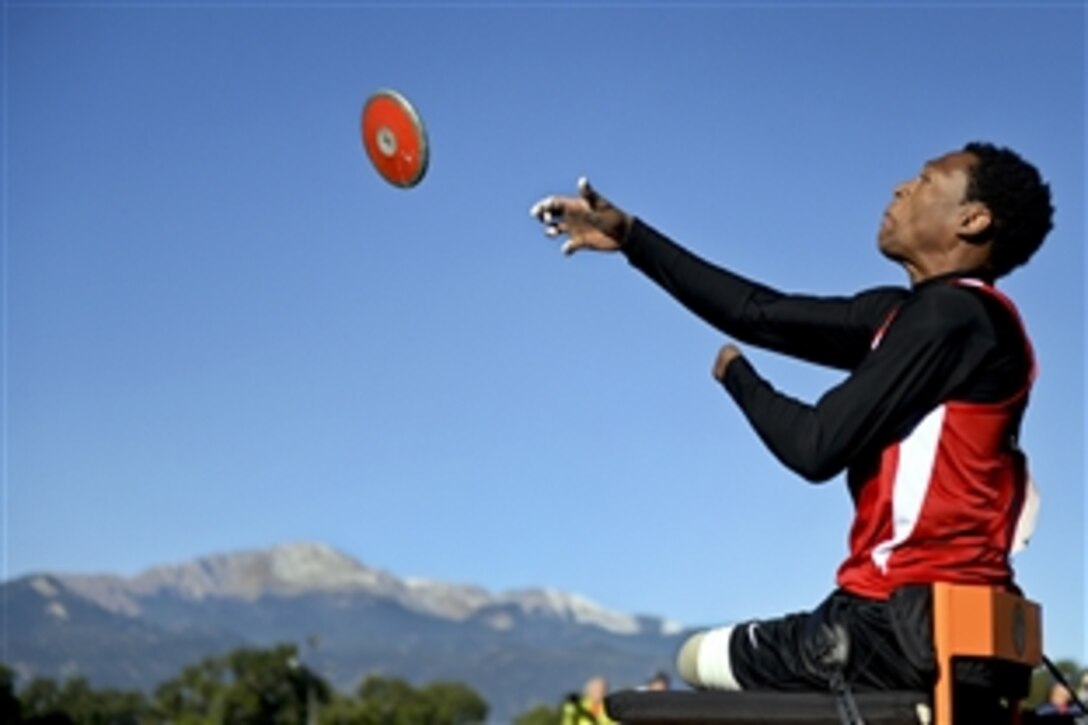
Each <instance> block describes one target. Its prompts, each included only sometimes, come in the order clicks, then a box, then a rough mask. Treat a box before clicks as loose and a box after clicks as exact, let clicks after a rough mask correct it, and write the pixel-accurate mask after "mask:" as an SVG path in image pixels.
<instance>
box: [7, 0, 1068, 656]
mask: <svg viewBox="0 0 1088 725" xmlns="http://www.w3.org/2000/svg"><path fill="white" fill-rule="evenodd" d="M3 13H4V14H3V20H4V28H3V32H4V53H5V56H4V74H5V75H4V92H5V106H4V113H5V116H4V133H5V136H4V205H5V206H4V240H3V241H4V248H3V253H4V257H3V261H4V278H3V279H4V332H5V335H4V375H5V377H4V380H5V387H4V401H3V402H4V412H5V415H6V417H5V418H4V423H5V428H4V433H5V439H4V440H5V451H4V452H5V457H4V485H5V498H4V518H3V526H4V531H3V542H4V564H3V566H4V571H3V574H4V577H6V578H10V577H14V576H19V575H22V574H25V573H28V572H32V571H39V570H63V571H80V572H99V571H109V572H119V573H125V574H130V573H135V572H137V571H139V570H140V569H142V568H144V567H147V566H150V565H154V564H158V563H164V562H173V561H180V560H185V559H188V558H191V557H193V556H195V555H199V554H203V553H208V552H213V551H229V550H235V549H243V548H251V547H260V546H266V545H270V544H273V543H278V542H283V541H291V540H300V539H305V540H317V541H322V542H327V543H329V544H331V545H334V546H336V547H339V548H340V549H342V550H344V551H346V552H348V553H350V554H352V555H354V556H356V557H358V558H359V559H361V560H362V561H364V562H366V563H368V564H370V565H373V566H378V567H381V568H385V569H389V570H391V571H393V572H396V573H398V574H400V575H414V576H424V577H428V578H433V579H440V580H448V581H457V582H471V583H478V584H481V585H483V586H486V587H488V588H490V589H493V590H503V589H507V588H514V587H524V586H536V585H541V586H551V587H556V588H561V589H566V590H572V591H578V592H581V593H583V594H585V595H587V596H589V597H591V598H593V599H595V600H597V601H599V602H601V603H602V604H605V605H607V606H609V607H613V608H616V609H621V610H625V611H637V612H646V613H653V614H659V615H663V616H668V617H672V618H675V619H678V620H680V621H682V622H684V623H687V624H704V623H705V624H710V623H718V622H723V621H729V620H732V619H736V618H741V617H747V616H753V615H772V614H778V613H782V612H786V611H791V610H795V609H801V608H807V607H809V606H812V605H813V604H815V603H816V602H817V601H818V600H819V599H820V598H822V597H823V596H824V595H825V594H826V592H827V591H828V590H829V589H830V588H831V587H832V586H833V575H834V571H835V569H836V567H837V566H838V564H839V561H840V559H841V558H842V557H843V555H844V553H845V539H846V529H847V526H848V523H849V515H850V510H849V501H848V498H847V495H846V492H845V489H844V486H843V483H842V479H841V477H840V478H839V479H836V480H835V481H833V482H831V483H829V484H827V485H824V486H818V487H817V486H810V485H808V484H806V483H804V482H802V481H801V480H800V479H798V478H796V477H795V476H794V475H792V474H791V473H789V472H788V471H787V470H785V469H784V468H783V467H781V466H780V465H779V464H778V463H777V462H776V461H775V460H774V459H773V457H772V456H771V455H770V454H769V453H768V452H767V451H766V450H765V449H764V448H763V447H762V445H761V444H760V442H759V441H758V439H757V438H756V436H755V435H754V434H753V433H752V432H751V430H750V429H749V428H748V427H747V425H746V423H745V422H744V420H743V418H742V417H741V415H740V413H739V412H738V411H737V410H736V408H735V407H734V406H733V404H732V402H731V401H730V400H729V398H728V397H727V396H726V395H725V394H724V392H723V391H722V390H721V389H720V388H719V387H718V386H717V385H716V384H715V383H714V382H713V381H712V380H711V378H710V374H709V370H710V366H711V363H712V361H713V359H714V355H715V353H716V351H717V349H718V347H719V346H720V345H721V344H722V343H723V342H724V341H725V340H724V338H723V337H722V336H721V335H720V334H718V333H716V332H715V331H713V330H711V329H709V328H708V327H706V326H705V325H703V324H702V323H701V322H699V321H698V320H696V319H695V318H693V317H691V316H690V315H688V314H687V313H686V312H685V311H684V310H683V309H681V308H680V307H679V306H678V305H676V304H675V303H673V302H672V301H671V300H670V299H668V298H667V297H666V296H665V295H664V293H662V292H661V291H659V290H657V289H656V288H655V287H654V286H653V285H652V284H650V283H649V282H648V281H647V280H645V279H644V278H642V277H641V276H640V275H639V274H638V273H637V272H636V271H635V270H633V269H631V268H630V267H629V266H628V265H627V264H626V263H625V262H624V261H623V259H622V258H621V257H619V256H592V255H588V254H583V255H577V256H575V257H573V258H565V257H563V256H562V255H560V254H559V252H558V244H556V243H554V242H553V241H551V240H547V239H546V238H544V237H543V235H542V234H541V232H540V229H539V227H538V226H537V225H536V224H535V223H534V222H533V221H532V220H531V219H530V218H529V216H528V213H527V212H528V208H529V206H530V205H531V204H532V203H533V202H534V201H536V200H537V199H538V198H539V197H541V196H543V195H545V194H548V193H563V192H571V191H573V189H574V183H575V180H576V179H577V177H578V176H579V175H582V174H586V175H588V176H589V177H590V179H591V180H592V181H593V182H594V183H595V185H596V186H597V187H598V188H599V189H600V190H601V191H602V192H603V193H604V194H606V195H608V196H609V197H611V198H612V199H613V200H614V201H615V202H616V203H617V204H619V205H621V206H622V207H624V208H626V209H628V210H630V211H632V212H634V213H636V214H638V215H640V216H641V217H643V218H644V219H646V220H647V221H649V222H651V223H652V224H654V225H655V226H657V227H658V228H660V229H662V230H663V231H665V232H667V233H668V234H670V235H671V236H673V237H674V238H675V239H677V240H678V241H680V242H681V243H683V244H685V245H686V246H688V247H689V248H691V249H693V250H694V251H696V252H698V253H700V254H702V255H704V256H706V257H707V258H709V259H711V260H713V261H715V262H717V263H720V264H723V265H725V266H728V267H730V268H732V269H734V270H736V271H738V272H741V273H743V274H746V275H749V276H751V277H754V278H756V279H759V280H761V281H764V282H766V283H768V284H771V285H774V286H776V287H779V288H781V289H784V290H790V291H803V292H811V293H826V294H843V293H851V292H853V291H856V290H859V289H862V288H865V287H869V286H875V285H880V284H903V283H905V281H906V280H905V276H904V274H903V273H902V272H901V271H900V270H899V269H898V268H896V267H895V266H893V265H891V264H889V263H888V262H887V261H885V260H884V259H883V258H882V257H880V255H879V254H878V253H877V252H876V247H875V234H876V229H877V226H878V223H879V219H880V215H881V213H882V211H883V209H884V206H885V204H886V203H887V201H888V199H889V197H890V194H891V190H892V187H893V186H894V185H895V184H896V183H897V182H899V181H901V180H903V179H906V178H909V177H910V176H912V175H913V174H914V173H915V172H916V171H917V170H918V168H919V167H920V165H921V164H922V163H923V162H924V161H926V160H927V159H930V158H933V157H935V156H937V155H939V154H941V153H942V152H944V151H947V150H951V149H954V148H958V147H960V146H962V145H963V144H964V143H965V142H967V141H969V140H974V139H987V140H992V141H995V142H998V143H1001V144H1006V145H1009V146H1011V147H1013V148H1014V149H1017V150H1018V151H1020V152H1021V153H1023V154H1024V155H1025V156H1026V157H1027V158H1028V159H1030V160H1032V161H1033V162H1034V163H1036V164H1037V165H1038V166H1039V168H1040V169H1041V170H1042V172H1043V174H1044V176H1045V177H1046V178H1047V179H1048V180H1049V181H1050V182H1051V184H1052V187H1053V192H1054V197H1055V204H1056V207H1057V216H1056V220H1055V221H1056V227H1055V230H1054V232H1053V233H1052V234H1051V235H1050V237H1049V238H1048V240H1047V243H1046V245H1045V246H1044V247H1043V249H1042V250H1041V251H1040V253H1039V254H1038V256H1037V257H1036V259H1035V260H1034V261H1033V262H1032V263H1031V264H1030V265H1029V266H1028V267H1026V268H1024V269H1022V270H1020V271H1017V272H1015V273H1014V274H1013V275H1012V276H1011V277H1010V278H1009V279H1008V280H1007V281H1005V282H1004V283H1003V284H1002V287H1003V288H1004V289H1005V290H1006V291H1007V292H1008V293H1009V294H1010V295H1011V296H1012V297H1013V298H1014V299H1015V300H1016V301H1017V303H1018V304H1019V306H1020V309H1021V312H1022V314H1023V316H1024V318H1025V321H1026V323H1027V325H1028V327H1029V329H1030V331H1031V333H1032V336H1033V340H1034V343H1035V346H1036V348H1037V352H1038V356H1039V358H1040V364H1041V377H1040V379H1039V382H1038V384H1037V386H1036V389H1035V392H1034V397H1033V400H1032V404H1031V407H1030V409H1029V412H1028V415H1027V419H1026V422H1025V429H1024V444H1025V447H1026V449H1027V450H1028V452H1029V454H1030V455H1031V457H1032V458H1031V460H1032V466H1033V470H1034V472H1035V476H1036V478H1037V480H1038V482H1039V484H1040V487H1041V488H1042V491H1043V496H1044V504H1043V512H1042V515H1041V519H1040V524H1039V531H1038V533H1037V535H1036V539H1035V540H1034V541H1033V543H1032V545H1031V547H1030V549H1029V550H1028V551H1026V552H1025V553H1024V554H1022V555H1021V556H1020V557H1018V559H1017V561H1016V568H1017V571H1018V576H1019V578H1020V581H1021V583H1022V584H1023V585H1024V586H1025V588H1026V589H1027V590H1028V592H1029V593H1030V594H1031V595H1032V596H1033V597H1034V598H1036V599H1038V600H1040V601H1041V602H1042V603H1043V605H1044V612H1045V614H1044V617H1045V626H1046V636H1047V643H1046V649H1047V651H1048V652H1049V653H1050V655H1051V656H1052V657H1054V658H1057V657H1063V656H1072V657H1075V658H1078V659H1080V660H1082V661H1085V660H1088V655H1086V653H1088V643H1086V639H1085V618H1086V615H1085V612H1086V611H1088V607H1086V605H1085V585H1084V582H1085V579H1086V578H1088V569H1086V556H1085V548H1086V546H1085V544H1086V539H1085V519H1086V514H1088V510H1086V505H1085V495H1084V491H1085V465H1086V461H1085V416H1084V404H1085V401H1086V398H1085V386H1084V377H1085V375H1084V371H1085V352H1086V350H1085V296H1084V282H1085V271H1086V268H1085V256H1084V240H1085V225H1084V212H1083V206H1084V199H1085V196H1086V194H1085V11H1084V9H1083V7H1081V6H1078V5H1076V4H1072V3H1067V4H1065V5H1046V4H1042V3H1037V4H1033V5H1031V6H1027V5H1019V6H1017V5H1009V4H986V3H971V4H958V5H951V6H938V5H936V4H928V5H912V4H908V3H897V4H895V5H888V4H879V3H874V4H870V5H861V4H841V3H840V4H830V5H829V4H807V3H791V4H790V5H788V6H787V5H782V4H774V3H769V4H766V5H759V4H747V5H736V4H734V5H716V6H703V7H697V6H688V7H675V6H671V7H666V6H664V5H656V6H647V5H640V4H630V3H625V4H612V3H604V4H597V5H595V6H593V7H591V8H577V7H572V6H570V5H548V4H539V5H535V6H533V7H528V6H518V5H512V4H511V5H502V6H498V5H496V6H481V5H476V6H459V7H452V8H450V7H434V6H419V5H409V6H406V7H390V6H386V7H381V6H375V5H371V6H366V5H363V4H352V3H344V4H333V5H325V6H317V7H315V6H301V5H299V6H290V5H281V6H268V5H257V4H250V3H241V4H239V3H233V4H231V5H225V4H223V5H220V4H217V3H202V4H199V5H193V4H186V3H172V4H170V6H159V5H153V4H145V3H122V4H113V5H102V4H90V3H88V4H82V3H49V2H43V3H6V4H5V6H4V11H3ZM381 87H392V88H396V89H398V90H400V91H401V92H403V93H404V94H406V95H407V96H408V97H409V98H410V99H411V100H412V101H413V102H414V103H415V105H416V107H417V109H418V110H419V112H420V114H421V115H422V116H423V118H424V120H425V121H426V123H427V126H428V132H429V135H430V141H431V145H432V158H431V165H430V170H429V172H428V175H427V177H426V178H425V179H424V181H423V183H422V184H421V185H420V186H418V187H417V188H415V189H413V190H410V191H404V190H399V189H395V188H393V187H391V186H388V185H386V184H385V183H384V182H382V181H381V180H380V179H379V178H378V176H377V175H376V174H375V172H374V171H373V169H372V168H370V166H369V164H368V162H367V159H366V157H365V154H364V153H363V151H362V147H361V143H360V140H359V129H358V124H359V112H360V109H361V107H362V104H363V102H364V100H365V99H366V97H367V96H368V95H369V94H370V93H371V92H372V91H374V90H376V89H377V88H381ZM746 352H747V353H748V354H749V355H750V356H751V359H752V360H753V361H754V363H755V364H756V366H757V368H758V369H759V370H760V371H761V372H762V373H764V374H765V375H766V376H767V377H768V378H769V379H770V380H771V381H772V382H773V383H774V384H775V385H776V386H777V387H778V388H780V389H782V390H784V391H786V392H789V393H790V394H792V395H795V396H797V397H800V398H803V399H807V400H813V399H815V398H816V397H818V396H819V395H820V393H821V392H822V391H823V390H824V389H826V388H827V387H828V386H830V385H832V384H834V383H835V382H836V381H837V380H838V379H839V377H838V375H837V374H836V373H832V372H829V371H825V370H820V369H816V368H813V367H811V366H807V365H804V364H801V363H797V362H794V361H790V360H786V359H783V358H780V357H777V356H775V355H773V354H770V353H763V352H760V351H757V350H753V349H750V348H746Z"/></svg>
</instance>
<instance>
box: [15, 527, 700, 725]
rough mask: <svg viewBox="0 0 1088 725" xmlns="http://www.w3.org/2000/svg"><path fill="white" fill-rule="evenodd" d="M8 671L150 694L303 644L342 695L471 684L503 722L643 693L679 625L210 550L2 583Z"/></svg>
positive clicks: (287, 556) (289, 551)
mask: <svg viewBox="0 0 1088 725" xmlns="http://www.w3.org/2000/svg"><path fill="white" fill-rule="evenodd" d="M0 596H2V598H3V602H4V604H5V606H6V609H7V634H8V645H7V653H6V658H7V662H6V664H8V665H9V666H11V667H12V668H14V669H15V670H16V672H18V673H19V674H20V676H21V677H31V676H35V675H44V676H48V677H53V678H56V679H63V678H65V677H70V676H76V675H80V676H84V677H87V678H88V679H89V680H90V681H91V683H92V684H94V685H95V686H99V687H102V686H112V687H119V688H128V689H143V690H151V689H152V688H153V687H154V686H155V685H157V684H158V683H160V682H162V681H164V680H166V679H169V678H171V677H173V676H174V675H176V674H177V673H178V672H179V671H180V670H181V668H182V667H183V666H184V665H187V664H191V663H194V662H196V661H198V660H200V659H202V658H204V657H206V656H208V655H212V654H219V653H223V652H225V651H228V650H230V649H233V648H235V647H238V646H242V645H248V646H267V645H271V644H276V643H281V642H294V643H296V644H297V645H298V646H299V649H300V651H301V652H302V657H303V659H304V660H305V661H306V663H307V664H308V665H309V666H310V667H312V668H313V669H315V670H316V671H318V672H319V673H321V674H322V675H323V676H324V677H326V678H327V679H328V680H329V681H330V682H332V683H333V684H334V685H335V686H337V687H338V688H341V689H343V690H345V691H347V690H351V689H352V688H354V687H355V686H356V685H357V684H358V683H359V681H360V680H361V679H362V678H363V677H364V676H365V675H366V674H368V673H381V674H385V675H389V676H398V677H404V678H405V679H408V680H410V681H412V682H413V683H417V684H421V683H424V682H429V681H432V680H437V679H452V680H459V681H462V682H465V683H467V684H469V685H471V686H472V687H473V688H475V689H476V690H477V691H478V692H480V694H481V695H483V697H484V698H485V699H486V700H487V701H488V703H489V704H490V706H491V717H492V719H493V720H494V721H495V722H506V721H508V720H510V719H511V718H513V717H514V716H516V715H517V714H518V713H521V712H523V711H525V710H526V709H528V708H529V707H531V706H533V705H535V704H539V703H547V704H552V703H556V702H558V701H559V700H560V699H561V698H562V697H563V695H564V694H565V693H567V692H571V691H574V690H577V689H578V688H579V687H580V686H581V684H582V683H583V682H584V681H585V680H586V679H587V678H588V677H590V676H591V675H594V674H602V675H604V676H606V677H607V678H608V679H609V680H610V681H611V682H612V683H613V684H615V685H619V686H623V685H634V684H637V683H639V682H641V681H643V680H645V679H646V678H647V677H648V676H649V675H650V674H651V673H652V672H654V671H656V670H659V669H665V668H669V667H670V665H671V662H672V657H673V655H674V653H675V651H676V648H677V647H678V646H679V644H680V642H681V641H682V639H683V636H684V633H683V632H682V631H681V627H680V626H679V625H678V624H676V623H674V622H670V621H667V620H664V619H661V618H658V617H651V616H636V615H630V614H624V613H620V612H615V611H610V610H608V609H605V608H603V607H601V606H599V605H597V604H595V603H594V602H591V601H589V600H588V599H586V598H584V597H581V596H579V595H577V594H569V593H564V592H559V591H555V590H551V589H526V590H520V591H511V592H505V593H501V594H493V593H491V592H488V591H486V590H485V589H482V588H479V587H475V586H463V585H452V584H444V583H441V582H435V581H428V580H422V579H400V578H398V577H396V576H394V575H393V574H390V573H388V572H384V571H381V570H377V569H373V568H370V567H367V566H364V565H363V564H361V563H360V562H358V561H356V560H355V559H353V558H351V557H350V556H347V555H346V554H343V553H341V552H339V551H336V550H335V549H332V548H330V547H328V546H324V545H322V544H314V543H294V544H286V545H282V546H276V547H273V548H270V549H266V550H260V551H245V552H239V553H233V554H224V555H214V556H208V557H204V558H200V559H197V560H195V561H192V562H189V563H186V564H180V565H172V566H160V567H155V568H153V569H149V570H147V571H145V572H143V573H141V574H139V575H137V576H135V577H131V578H124V577H119V576H86V575H73V574H46V573H43V574H35V575H30V576H25V577H21V578H19V579H14V580H11V581H9V582H6V583H4V584H3V585H0Z"/></svg>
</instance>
